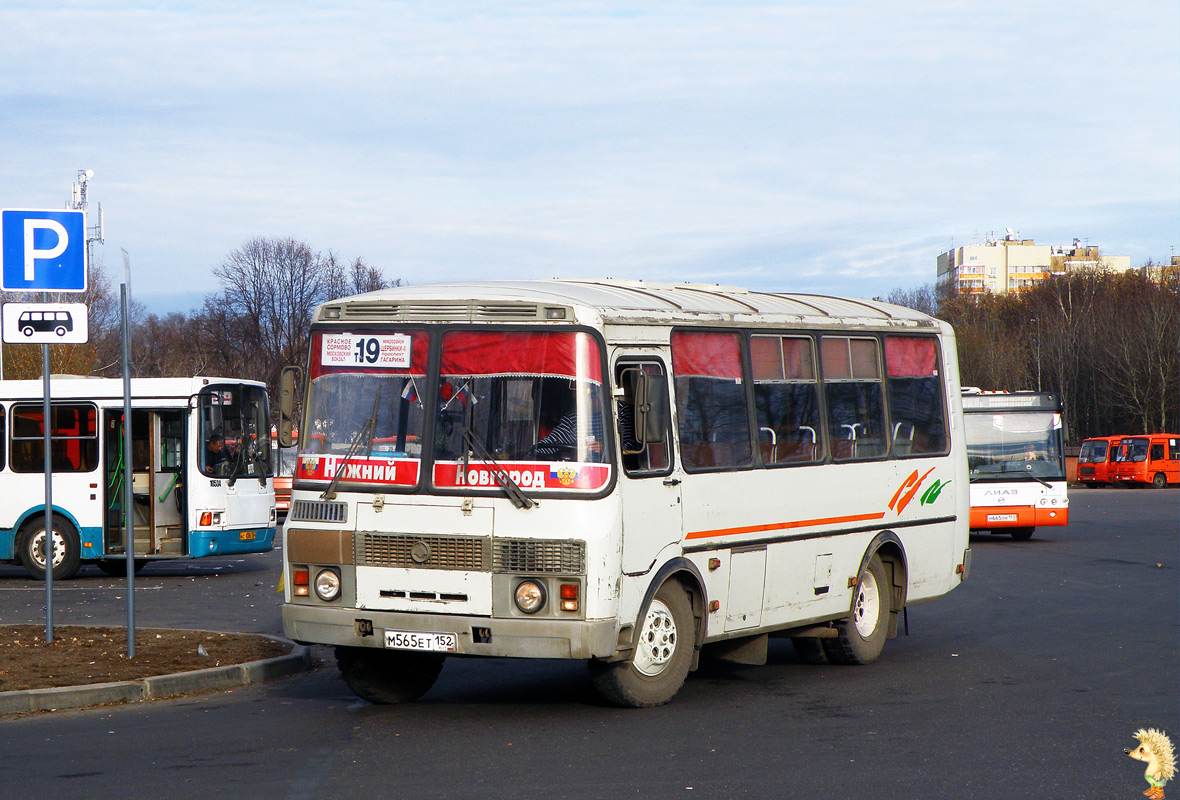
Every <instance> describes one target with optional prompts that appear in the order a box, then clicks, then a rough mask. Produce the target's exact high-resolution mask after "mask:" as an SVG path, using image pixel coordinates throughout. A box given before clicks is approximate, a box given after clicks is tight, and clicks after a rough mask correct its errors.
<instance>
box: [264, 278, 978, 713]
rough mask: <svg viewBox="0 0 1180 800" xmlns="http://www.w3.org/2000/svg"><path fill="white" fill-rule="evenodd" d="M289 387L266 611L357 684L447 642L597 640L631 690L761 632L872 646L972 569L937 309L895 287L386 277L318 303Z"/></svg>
mask: <svg viewBox="0 0 1180 800" xmlns="http://www.w3.org/2000/svg"><path fill="white" fill-rule="evenodd" d="M297 373H298V370H297V369H296V368H288V369H287V370H286V371H285V372H284V378H283V387H282V393H281V398H282V401H281V403H280V406H281V407H280V415H279V429H280V430H279V437H280V439H281V440H282V441H283V443H284V445H286V444H289V443H290V438H289V431H290V429H291V428H292V427H293V426H294V424H295V422H296V420H294V419H291V416H292V407H293V400H292V399H291V398H293V397H295V396H296V393H295V391H294V382H295V380H296V379H295V377H294V376H295V375H296V374H297ZM302 402H303V407H302V416H301V419H300V420H298V429H299V440H298V447H299V456H298V463H297V466H296V471H295V476H294V483H293V490H292V502H291V509H290V512H289V516H288V520H287V524H286V525H285V526H284V552H283V556H284V561H285V564H284V569H285V575H284V579H285V597H284V604H283V611H282V615H283V626H284V630H285V632H286V635H287V636H288V637H289V638H291V639H293V640H295V641H297V642H303V643H318V644H325V645H334V646H335V647H336V658H337V662H338V665H339V668H340V671H341V673H342V675H343V678H344V680H345V681H346V682H347V683H348V685H349V686H350V687H351V688H352V690H353V691H354V692H356V693H357V694H358V695H360V696H361V697H363V698H365V699H367V700H370V701H373V702H400V701H406V700H412V699H415V698H417V697H419V696H420V695H422V694H423V693H424V692H426V691H427V690H428V689H429V688H430V686H431V685H432V684H433V682H434V681H435V679H436V677H437V676H438V674H439V672H440V670H441V668H442V666H443V663H444V659H445V658H446V657H447V656H450V655H461V656H512V657H525V658H574V659H587V660H588V661H589V664H590V669H591V675H592V678H593V681H594V684H595V686H596V687H597V688H598V690H599V691H600V692H601V693H602V694H603V695H604V696H605V697H606V698H607V699H608V700H610V701H612V702H614V703H617V704H620V705H625V706H650V705H657V704H660V703H664V702H667V701H668V700H669V699H671V698H672V696H673V695H674V694H675V693H676V692H677V690H678V689H679V688H680V686H681V684H682V683H683V681H684V679H685V676H686V674H687V673H688V672H689V671H690V670H692V669H694V668H695V667H696V665H697V662H698V657H699V656H700V654H701V652H702V651H704V652H705V653H706V654H709V653H710V652H712V653H713V654H715V655H718V656H720V657H723V658H727V659H729V660H733V661H739V662H742V663H763V662H764V661H765V659H766V652H767V638H768V636H769V635H775V636H787V637H791V638H792V639H793V640H794V642H795V644H796V648H797V650H798V651H799V653H800V654H801V655H802V657H803V658H804V659H806V660H808V661H825V660H829V659H830V660H832V661H837V662H843V663H867V662H871V661H873V660H874V659H876V658H877V656H878V655H879V654H880V653H881V651H882V648H883V646H884V644H885V640H886V639H888V638H890V637H893V636H894V635H896V632H897V620H898V615H899V614H900V613H901V612H902V611H903V609H905V608H906V606H908V605H911V604H914V603H919V602H923V601H926V600H932V599H934V598H936V597H939V596H941V595H944V594H946V593H947V592H949V591H950V590H951V589H953V588H954V587H956V586H957V585H958V584H959V583H960V582H961V581H963V580H964V579H965V578H966V577H967V574H968V571H969V568H970V551H969V549H968V546H967V545H968V528H967V523H968V505H967V497H968V494H967V459H966V450H965V447H964V443H963V439H962V413H961V400H960V390H959V385H958V371H957V362H956V353H955V344H954V336H953V333H952V331H951V329H950V327H949V326H947V325H945V324H944V323H942V322H940V321H938V320H935V319H932V318H930V317H927V316H925V315H922V314H919V313H917V312H915V311H911V310H909V309H905V308H900V307H896V306H891V305H887V304H884V303H878V302H863V301H855V300H840V299H834V298H827V297H815V296H809V295H786V294H767V293H759V292H752V291H745V290H742V289H737V288H721V287H716V286H703V285H691V284H683V285H669V284H655V283H644V282H626V281H536V282H529V281H522V282H511V281H506V282H495V283H453V284H439V285H433V286H431V285H427V286H411V287H400V288H396V289H390V290H384V291H380V292H374V293H370V294H365V295H359V296H356V297H351V298H346V299H342V300H337V301H333V302H329V303H326V304H324V305H322V306H320V307H319V308H317V309H316V311H315V314H314V317H313V323H312V339H311V348H310V354H309V361H308V366H307V374H306V379H305V381H304V382H303V401H302Z"/></svg>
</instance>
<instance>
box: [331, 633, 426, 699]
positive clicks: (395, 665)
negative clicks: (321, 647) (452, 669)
mask: <svg viewBox="0 0 1180 800" xmlns="http://www.w3.org/2000/svg"><path fill="white" fill-rule="evenodd" d="M443 660H444V656H443V655H442V654H441V653H416V652H412V651H409V650H379V649H375V648H372V647H337V648H336V666H337V668H339V670H340V677H342V678H343V679H344V682H345V683H346V684H348V688H349V689H351V690H352V691H353V694H355V695H356V696H357V697H359V698H361V699H362V700H367V701H369V702H370V703H376V704H378V705H394V704H397V703H412V702H414V701H415V700H417V699H418V698H419V697H421V696H422V695H424V694H426V692H427V691H429V689H430V687H431V686H433V685H434V682H435V681H436V680H438V675H439V673H440V672H442V668H443Z"/></svg>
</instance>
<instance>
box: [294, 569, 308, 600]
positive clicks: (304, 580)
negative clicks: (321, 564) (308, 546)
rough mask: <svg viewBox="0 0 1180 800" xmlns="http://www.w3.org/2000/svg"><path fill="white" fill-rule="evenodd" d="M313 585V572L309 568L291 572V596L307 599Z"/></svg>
mask: <svg viewBox="0 0 1180 800" xmlns="http://www.w3.org/2000/svg"><path fill="white" fill-rule="evenodd" d="M310 585H311V571H310V570H309V569H308V568H307V567H298V568H297V569H293V570H291V594H293V595H295V596H296V597H307V593H308V587H309V586H310Z"/></svg>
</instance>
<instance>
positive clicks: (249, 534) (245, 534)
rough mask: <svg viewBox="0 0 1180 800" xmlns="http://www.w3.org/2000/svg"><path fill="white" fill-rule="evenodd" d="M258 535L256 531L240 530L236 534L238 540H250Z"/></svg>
mask: <svg viewBox="0 0 1180 800" xmlns="http://www.w3.org/2000/svg"><path fill="white" fill-rule="evenodd" d="M257 536H258V531H242V532H241V533H239V534H238V541H240V542H252V541H254V539H255V538H257Z"/></svg>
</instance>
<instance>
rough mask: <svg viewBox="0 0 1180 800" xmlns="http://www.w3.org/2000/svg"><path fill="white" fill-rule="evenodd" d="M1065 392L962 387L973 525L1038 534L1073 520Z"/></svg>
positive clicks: (1010, 532)
mask: <svg viewBox="0 0 1180 800" xmlns="http://www.w3.org/2000/svg"><path fill="white" fill-rule="evenodd" d="M1061 420H1062V417H1061V398H1060V397H1059V396H1058V395H1056V394H1052V393H1038V392H984V391H980V390H979V389H977V388H975V387H974V386H967V387H964V388H963V422H964V426H965V431H966V439H967V465H968V469H969V470H970V472H971V530H972V531H980V532H983V531H988V532H990V533H999V534H1003V533H1006V534H1008V535H1010V536H1011V537H1012V538H1013V539H1017V540H1020V541H1024V540H1027V539H1030V538H1032V535H1033V530H1034V529H1036V528H1039V527H1043V526H1048V525H1067V524H1069V494H1068V489H1067V485H1066V479H1065V448H1064V447H1063V445H1062V434H1063V430H1062V428H1063V425H1062V421H1061Z"/></svg>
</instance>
